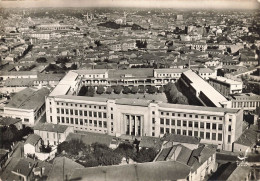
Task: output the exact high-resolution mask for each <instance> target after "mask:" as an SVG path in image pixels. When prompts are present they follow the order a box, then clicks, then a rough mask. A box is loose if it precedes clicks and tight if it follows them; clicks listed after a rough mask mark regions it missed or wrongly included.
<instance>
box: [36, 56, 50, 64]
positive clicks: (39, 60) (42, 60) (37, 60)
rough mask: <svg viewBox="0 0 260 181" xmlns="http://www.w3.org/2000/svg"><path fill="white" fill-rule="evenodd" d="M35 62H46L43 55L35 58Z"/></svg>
mask: <svg viewBox="0 0 260 181" xmlns="http://www.w3.org/2000/svg"><path fill="white" fill-rule="evenodd" d="M36 62H37V63H45V62H47V59H46V58H45V57H39V58H37V59H36Z"/></svg>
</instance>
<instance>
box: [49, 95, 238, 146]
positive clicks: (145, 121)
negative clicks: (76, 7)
mask: <svg viewBox="0 0 260 181" xmlns="http://www.w3.org/2000/svg"><path fill="white" fill-rule="evenodd" d="M46 106H47V111H46V115H47V121H48V122H49V123H53V124H61V125H67V126H72V127H74V129H75V130H82V131H90V132H97V133H103V134H109V135H115V136H120V135H132V136H137V137H138V136H154V137H162V136H164V135H165V134H168V133H174V134H180V135H189V136H195V137H200V138H201V142H202V143H211V144H216V145H218V146H219V148H221V149H224V150H232V143H233V142H234V141H235V140H236V139H237V138H238V137H239V136H240V135H241V134H242V121H243V111H242V110H237V109H228V108H210V107H200V106H187V105H175V104H167V103H160V102H153V101H146V100H139V99H117V100H109V99H103V98H101V99H100V98H89V97H78V96H66V95H64V96H56V97H48V98H47V99H46Z"/></svg>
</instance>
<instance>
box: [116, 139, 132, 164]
mask: <svg viewBox="0 0 260 181" xmlns="http://www.w3.org/2000/svg"><path fill="white" fill-rule="evenodd" d="M115 152H117V153H118V154H120V155H122V156H123V157H125V158H126V162H127V163H129V158H131V159H134V157H135V148H134V146H133V145H132V144H129V143H120V144H119V146H118V147H117V148H116V150H115Z"/></svg>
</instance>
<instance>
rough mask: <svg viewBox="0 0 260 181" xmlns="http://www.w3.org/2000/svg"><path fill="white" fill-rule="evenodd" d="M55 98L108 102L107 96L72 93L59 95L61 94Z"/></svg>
mask: <svg viewBox="0 0 260 181" xmlns="http://www.w3.org/2000/svg"><path fill="white" fill-rule="evenodd" d="M55 98H57V99H59V98H61V99H68V100H81V101H90V102H107V100H108V99H107V98H103V97H88V96H71V95H59V96H55Z"/></svg>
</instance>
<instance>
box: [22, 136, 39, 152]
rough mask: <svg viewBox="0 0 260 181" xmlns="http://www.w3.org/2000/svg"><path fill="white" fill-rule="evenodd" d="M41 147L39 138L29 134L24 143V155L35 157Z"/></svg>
mask: <svg viewBox="0 0 260 181" xmlns="http://www.w3.org/2000/svg"><path fill="white" fill-rule="evenodd" d="M41 146H42V139H41V137H40V136H39V135H36V134H30V135H29V136H28V138H27V139H26V141H25V143H24V155H25V156H27V155H28V154H29V155H35V153H36V152H40V147H41Z"/></svg>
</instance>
